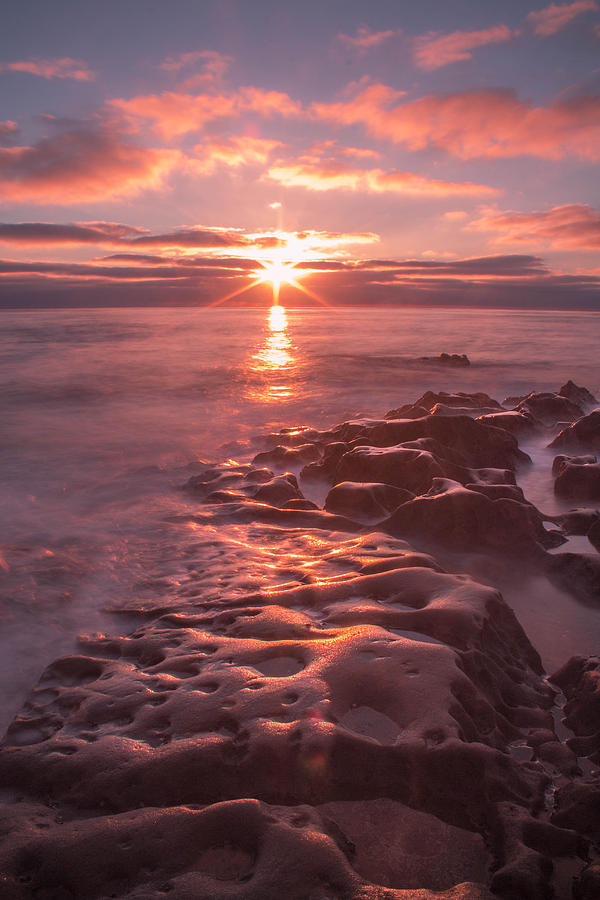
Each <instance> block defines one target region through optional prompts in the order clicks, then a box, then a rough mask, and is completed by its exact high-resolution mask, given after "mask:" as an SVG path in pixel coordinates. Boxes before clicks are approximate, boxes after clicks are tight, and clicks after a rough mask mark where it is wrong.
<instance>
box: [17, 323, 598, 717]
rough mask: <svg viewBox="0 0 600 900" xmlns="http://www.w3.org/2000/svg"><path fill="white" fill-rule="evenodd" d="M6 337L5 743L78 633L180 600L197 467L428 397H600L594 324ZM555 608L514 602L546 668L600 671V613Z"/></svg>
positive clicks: (155, 329) (139, 326)
mask: <svg viewBox="0 0 600 900" xmlns="http://www.w3.org/2000/svg"><path fill="white" fill-rule="evenodd" d="M0 329H1V336H0V371H1V375H0V404H1V410H0V416H1V418H0V422H1V432H2V440H1V447H0V479H1V481H2V504H3V509H2V515H1V518H0V543H1V545H2V551H1V555H0V576H1V582H2V584H1V587H0V697H2V698H3V699H4V708H3V710H2V711H1V712H0V732H1V731H2V730H3V729H4V727H6V725H7V724H8V722H9V721H10V719H11V717H12V716H13V715H14V713H15V712H16V710H17V709H18V707H19V706H20V704H21V703H22V701H23V698H24V696H25V695H26V693H27V691H28V689H29V688H30V687H31V685H32V683H33V682H34V681H35V680H36V679H37V677H38V676H39V674H40V672H41V671H42V670H43V668H44V667H45V666H46V665H47V664H48V663H49V662H50V661H51V660H52V659H54V658H55V657H56V656H57V655H60V654H63V653H72V652H76V647H77V635H78V634H79V633H80V632H91V631H96V630H109V631H110V629H111V627H112V628H113V630H116V629H117V628H121V629H123V628H125V627H126V626H127V623H126V622H125V621H119V622H116V621H114V619H115V617H114V616H112V617H111V614H109V613H108V612H106V610H107V609H115V608H118V607H119V605H120V604H122V605H123V606H126V605H127V603H128V601H129V600H130V599H131V597H132V596H134V595H135V594H136V592H140V591H142V590H144V589H146V588H147V585H148V584H149V583H152V584H154V585H155V589H156V590H157V591H158V590H160V585H161V572H162V573H163V575H164V578H165V579H167V580H168V577H169V575H168V572H169V571H170V569H169V564H168V560H169V559H175V558H176V557H177V553H178V548H177V544H176V541H175V539H174V538H173V536H172V534H171V533H170V532H169V531H168V529H165V524H164V523H165V520H166V519H167V518H168V517H169V516H172V515H173V514H178V513H180V512H185V511H190V509H192V508H193V507H194V503H193V502H192V501H191V500H190V498H189V497H188V496H186V495H185V494H184V493H182V492H181V491H180V487H181V485H182V484H183V483H184V482H185V480H186V479H187V478H188V477H189V474H190V471H191V470H190V469H189V466H190V464H193V463H194V461H198V460H205V461H206V460H210V461H212V460H222V459H225V458H234V459H238V460H242V459H248V458H251V456H252V452H253V447H254V448H255V445H256V438H257V436H260V435H261V434H265V433H266V432H269V431H273V430H277V429H279V428H282V427H288V426H292V425H298V424H308V425H313V426H316V427H324V426H329V425H331V424H334V423H336V422H340V421H343V420H345V419H348V418H350V417H354V416H357V415H367V416H371V417H381V416H383V415H384V414H385V412H386V411H387V410H388V409H390V408H392V407H395V406H399V405H401V404H403V403H406V402H411V401H413V400H415V399H416V398H417V397H418V396H419V395H420V394H421V393H423V392H424V391H425V390H428V389H431V390H434V391H438V390H448V391H478V390H483V391H486V392H487V393H489V394H490V395H491V396H492V397H494V398H496V399H498V400H502V399H503V398H504V397H505V396H507V395H519V394H523V393H527V392H529V391H531V390H557V389H558V388H559V387H560V385H561V384H563V383H564V382H565V381H566V380H567V379H569V378H571V379H573V380H574V381H575V382H576V383H577V384H582V385H585V386H586V387H588V388H589V389H590V390H591V391H592V393H594V394H596V395H600V367H599V365H598V347H599V346H600V313H593V312H579V311H578V312H539V311H535V312H533V311H512V310H511V311H504V310H486V311H475V310H471V309H440V308H427V309H416V308H411V309H396V308H394V309H387V308H384V309H382V308H369V309H367V308H361V309H339V308H338V309H332V308H327V309H320V308H319V309H288V310H283V308H280V307H276V308H274V309H272V310H256V309H253V310H245V309H194V310H190V309H181V308H178V309H135V310H131V309H127V310H112V309H111V310H75V311H74V310H44V311H27V312H21V311H11V310H8V311H3V312H2V314H1V318H0ZM442 352H446V353H459V354H463V353H465V354H467V356H468V357H469V359H470V361H471V365H470V366H468V367H464V368H463V367H460V368H455V367H448V366H443V365H441V364H440V363H439V362H438V361H437V358H438V357H439V355H440V353H442ZM530 449H533V451H534V457H535V459H536V460H539V465H537V466H535V467H534V468H533V470H530V472H529V473H528V474H527V475H526V476H524V479H525V482H524V486H525V489H526V493H527V495H528V496H529V497H530V499H532V500H533V501H534V502H535V503H536V504H537V505H538V506H540V507H541V508H542V509H544V511H548V512H550V511H552V510H554V511H556V509H557V505H556V500H555V498H554V497H553V495H552V480H551V477H550V473H549V462H550V461H551V459H550V456H548V453H547V452H546V451H545V450H544V448H543V446H542V442H541V441H540V442H538V444H537V445H536V446H533V448H530ZM254 452H255V450H254ZM559 506H560V504H559ZM580 549H581V548H580ZM587 549H588V550H591V547H589V546H588V548H587ZM171 569H173V566H171ZM548 590H549V588H548V584H547V582H545V583H544V585H543V586H542V589H540V590H537V589H536V585H534V584H530V585H529V587H528V591H526V592H520V593H519V594H518V596H517V595H516V594H515V595H514V596H511V597H509V598H508V599H509V602H511V603H513V605H515V608H516V609H517V614H518V616H519V618H520V620H521V621H522V623H523V624H524V627H525V628H526V630H527V632H528V634H529V636H530V638H531V640H532V641H533V643H534V644H535V645H536V647H537V648H538V649H539V650H540V651H541V653H542V656H543V658H544V659H545V662H546V663H547V665H548V666H551V665H552V664H553V663H554V662H556V659H557V658H558V656H557V654H556V647H557V638H558V644H559V645H560V654H561V656H560V658H561V659H566V658H568V655H570V653H571V652H584V653H589V652H594V650H596V651H597V646H598V643H597V642H598V638H599V637H600V612H599V610H598V609H595V608H593V607H592V608H590V607H585V606H582V605H581V604H578V603H577V601H575V600H574V599H572V598H570V597H568V596H567V595H564V594H562V593H561V592H559V591H556V590H554V589H552V596H550V597H549V596H548V593H547V592H548ZM517 606H518V608H517Z"/></svg>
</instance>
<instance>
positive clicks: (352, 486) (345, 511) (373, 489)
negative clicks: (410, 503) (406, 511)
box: [325, 481, 414, 522]
mask: <svg viewBox="0 0 600 900" xmlns="http://www.w3.org/2000/svg"><path fill="white" fill-rule="evenodd" d="M413 496H414V494H412V493H411V492H410V491H407V490H404V489H403V488H400V487H395V486H394V485H391V484H381V483H374V484H369V483H362V484H357V483H356V482H353V481H343V482H341V483H339V484H336V485H335V487H333V488H332V489H331V490H330V491H329V493H328V494H327V497H326V499H325V509H326V510H327V511H328V512H331V513H337V514H339V515H341V516H348V517H349V518H351V519H355V520H357V521H377V522H380V521H381V520H382V519H385V518H387V516H389V514H390V512H392V511H393V510H394V509H397V508H398V507H399V506H400V504H401V503H404V502H406V500H412V498H413Z"/></svg>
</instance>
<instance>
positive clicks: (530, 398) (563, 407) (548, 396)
mask: <svg viewBox="0 0 600 900" xmlns="http://www.w3.org/2000/svg"><path fill="white" fill-rule="evenodd" d="M516 409H517V411H519V412H525V413H529V414H530V415H532V416H533V417H534V419H536V420H537V421H538V422H541V423H542V424H543V425H548V426H550V425H555V424H556V423H557V422H574V421H575V420H576V419H579V418H580V416H582V415H583V409H582V408H581V407H580V406H578V405H577V404H576V403H573V402H572V401H571V400H569V399H568V398H567V397H564V396H561V395H559V394H553V393H550V392H542V391H534V392H532V393H531V394H527V395H526V396H525V397H524V398H523V399H522V400H520V401H519V402H518V404H517V406H516Z"/></svg>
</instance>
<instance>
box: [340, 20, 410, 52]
mask: <svg viewBox="0 0 600 900" xmlns="http://www.w3.org/2000/svg"><path fill="white" fill-rule="evenodd" d="M401 33H402V32H401V30H400V29H397V30H393V31H392V30H388V31H371V29H370V28H369V26H368V25H359V26H358V28H357V29H356V34H354V35H351V34H338V36H337V40H338V41H339V42H340V43H341V44H343V45H344V46H345V47H349V48H351V49H354V50H358V51H359V52H362V53H364V52H366V51H367V50H370V49H371V48H372V47H378V46H379V45H380V44H383V43H384V41H389V39H390V38H392V37H394V35H397V34H401Z"/></svg>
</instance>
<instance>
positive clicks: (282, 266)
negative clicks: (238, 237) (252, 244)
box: [210, 234, 329, 307]
mask: <svg viewBox="0 0 600 900" xmlns="http://www.w3.org/2000/svg"><path fill="white" fill-rule="evenodd" d="M270 237H277V239H278V243H279V245H280V246H277V247H276V248H274V249H271V250H269V251H267V252H266V253H265V254H264V256H263V258H262V259H261V258H260V257H258V258H256V257H255V260H256V264H257V267H256V268H255V269H252V270H250V271H249V272H248V276H249V278H250V279H251V281H250V282H249V283H247V284H244V285H242V286H241V287H237V288H236V289H235V290H233V291H231V293H229V294H226V295H225V296H224V297H219V299H218V300H215V301H214V302H213V303H211V304H210V305H211V306H220V305H221V304H222V303H227V301H228V300H232V299H233V298H234V297H238V296H240V295H241V294H244V293H246V291H251V290H252V289H253V288H255V287H257V285H260V284H270V285H271V288H272V292H273V307H278V306H279V293H280V290H281V286H282V284H288V285H291V287H293V288H294V290H296V291H299V292H301V293H303V294H305V295H306V296H307V297H310V298H311V299H312V300H314V301H316V302H317V303H320V304H321V305H322V306H328V305H329V304H328V303H327V302H326V301H325V300H323V298H322V297H319V295H318V294H316V293H315V292H314V291H312V290H311V289H310V288H308V287H306V285H304V284H301V279H302V278H304V277H305V276H306V275H311V274H312V273H314V272H316V271H319V269H312V268H311V267H310V263H309V262H308V260H307V258H306V253H307V251H306V248H305V247H304V246H303V245H302V243H301V242H300V240H299V239H298V238H297V237H295V236H294V235H286V236H285V240H284V239H283V238H284V236H283V235H279V234H278V235H275V236H273V235H270Z"/></svg>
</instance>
